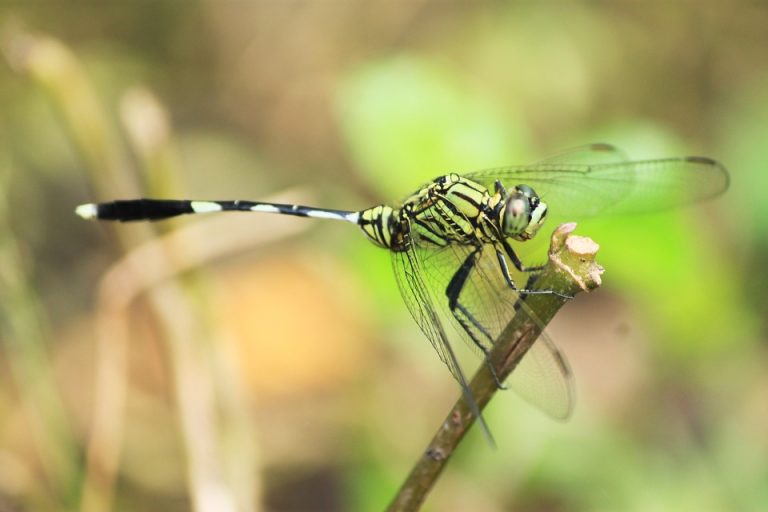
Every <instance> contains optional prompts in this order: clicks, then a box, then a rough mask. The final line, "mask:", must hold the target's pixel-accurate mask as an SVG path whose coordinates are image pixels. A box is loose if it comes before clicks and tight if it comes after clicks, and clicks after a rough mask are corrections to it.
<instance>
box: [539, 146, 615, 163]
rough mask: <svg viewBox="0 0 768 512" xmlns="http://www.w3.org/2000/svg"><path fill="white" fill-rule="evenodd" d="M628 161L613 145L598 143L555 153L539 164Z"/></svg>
mask: <svg viewBox="0 0 768 512" xmlns="http://www.w3.org/2000/svg"><path fill="white" fill-rule="evenodd" d="M627 160H628V158H627V155H626V153H624V151H622V150H621V149H619V148H617V147H616V146H614V145H612V144H606V143H604V142H597V143H594V144H586V145H584V146H576V147H574V148H570V149H566V150H563V151H560V152H559V153H555V154H554V155H551V156H549V157H547V158H545V159H543V160H539V161H538V162H536V163H537V164H550V165H551V164H589V165H595V164H608V163H616V162H626V161H627Z"/></svg>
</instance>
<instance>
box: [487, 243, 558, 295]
mask: <svg viewBox="0 0 768 512" xmlns="http://www.w3.org/2000/svg"><path fill="white" fill-rule="evenodd" d="M511 250H512V248H510V249H509V251H511ZM512 254H513V255H514V259H512V262H513V263H515V262H516V264H515V267H516V268H517V269H518V270H520V271H521V272H534V271H536V270H540V269H541V267H523V266H522V264H521V263H520V259H519V258H518V257H517V255H516V254H515V253H514V252H512ZM496 257H497V258H498V260H499V267H500V268H501V273H502V274H503V275H504V279H505V280H506V281H507V284H508V285H509V287H510V288H512V289H513V290H514V291H516V292H517V293H519V294H520V295H534V294H554V295H557V296H558V297H562V298H564V299H572V298H573V297H572V296H571V295H566V294H564V293H560V292H557V291H555V290H530V289H529V288H528V286H526V288H518V287H517V284H515V280H514V279H512V274H511V273H510V272H509V265H507V258H506V257H505V256H504V253H503V252H502V251H500V250H499V249H498V248H497V249H496ZM534 275H535V274H533V275H532V276H531V277H532V278H533V276H534ZM535 280H536V279H535V278H533V279H531V278H529V279H528V285H531V284H532V283H533V282H534V281H535Z"/></svg>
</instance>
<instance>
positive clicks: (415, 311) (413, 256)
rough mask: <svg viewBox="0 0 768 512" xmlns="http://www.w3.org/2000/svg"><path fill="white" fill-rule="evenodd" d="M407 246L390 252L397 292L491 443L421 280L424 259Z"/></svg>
mask: <svg viewBox="0 0 768 512" xmlns="http://www.w3.org/2000/svg"><path fill="white" fill-rule="evenodd" d="M407 246H408V247H409V248H408V249H406V250H404V251H393V252H392V266H393V269H394V273H395V277H396V279H397V284H398V287H399V288H400V294H401V295H402V296H403V300H404V302H405V304H406V306H407V307H408V310H409V311H410V313H411V316H413V319H414V320H416V323H417V324H418V325H419V328H421V330H422V332H423V333H424V335H425V336H426V337H427V339H429V341H430V343H432V346H433V347H434V348H435V350H436V351H437V353H438V355H439V356H440V359H441V360H442V361H443V362H444V363H445V365H446V366H448V369H449V370H450V372H451V375H453V377H454V378H455V379H456V380H457V381H458V383H459V385H460V386H461V392H462V394H463V396H464V399H465V400H466V402H467V404H468V406H469V409H470V410H471V411H472V413H473V414H474V415H475V417H476V418H477V419H478V421H479V422H480V426H481V428H482V429H483V432H484V433H485V435H486V437H487V439H488V440H489V442H490V443H491V445H493V444H494V441H493V436H492V435H491V432H490V429H489V428H488V425H487V424H486V423H485V420H484V418H483V416H482V414H480V408H479V407H478V405H477V402H476V400H475V397H474V396H473V395H472V391H471V390H470V388H469V384H468V383H467V379H466V377H465V376H464V373H463V372H462V370H461V366H460V365H459V361H458V359H457V357H456V354H455V352H454V351H453V347H452V346H451V342H450V340H449V339H448V336H447V334H446V332H445V329H444V327H443V323H442V321H441V320H440V317H439V315H438V313H437V311H436V309H435V306H434V300H435V297H433V293H432V291H431V290H430V289H429V288H428V287H427V285H426V284H425V282H424V263H423V262H422V261H421V258H420V255H419V253H418V252H417V251H416V250H415V244H413V243H407Z"/></svg>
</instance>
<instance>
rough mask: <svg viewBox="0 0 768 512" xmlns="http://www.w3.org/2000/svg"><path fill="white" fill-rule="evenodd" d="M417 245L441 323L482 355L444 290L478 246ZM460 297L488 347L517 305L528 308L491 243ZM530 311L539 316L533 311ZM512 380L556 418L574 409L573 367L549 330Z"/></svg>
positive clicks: (523, 394) (517, 389) (522, 393)
mask: <svg viewBox="0 0 768 512" xmlns="http://www.w3.org/2000/svg"><path fill="white" fill-rule="evenodd" d="M417 240H418V238H417ZM416 245H417V249H416V251H417V253H418V254H419V259H420V261H422V263H423V272H424V281H425V282H426V283H427V286H428V287H429V288H430V289H432V290H434V294H435V296H436V300H435V303H436V304H437V305H438V307H437V310H438V311H439V314H440V316H441V318H443V319H444V322H443V323H444V324H445V325H451V326H452V329H451V330H450V336H451V337H453V338H460V339H462V340H463V341H464V342H465V343H466V344H467V345H468V346H469V347H471V348H473V349H474V350H473V352H475V353H476V354H479V355H480V354H481V352H480V350H479V349H477V346H476V345H475V343H474V341H473V340H472V337H471V336H470V335H469V334H468V333H467V331H466V330H465V329H464V327H462V326H461V324H460V323H459V322H458V321H457V320H456V319H455V317H454V316H453V314H452V313H451V311H450V308H449V307H448V298H447V296H446V294H445V290H446V288H447V286H448V283H449V282H450V280H451V278H452V277H453V274H454V273H455V272H456V271H457V270H458V269H459V267H460V266H461V264H462V263H463V262H464V260H465V259H466V258H467V256H468V255H469V254H470V253H471V252H472V251H473V250H474V247H471V246H464V245H450V246H448V247H445V248H439V249H437V248H434V246H430V245H428V244H427V243H418V242H417V244H416ZM438 294H439V295H438ZM459 301H460V302H461V304H462V305H463V306H464V307H466V308H467V309H468V310H469V312H470V314H471V315H472V316H473V317H474V318H475V320H476V321H477V323H478V324H480V325H481V326H482V328H483V330H484V331H485V333H487V335H486V334H485V333H483V332H481V331H480V329H477V328H475V329H473V334H474V335H475V336H477V337H478V338H479V339H480V340H481V341H484V342H485V343H486V345H489V344H490V343H491V340H495V339H496V338H498V336H499V334H501V331H502V330H503V329H504V328H505V327H506V325H507V324H508V323H509V321H510V320H511V319H512V317H513V316H514V315H515V313H516V308H520V307H524V308H527V306H525V304H524V303H522V302H519V301H518V295H517V293H516V292H515V291H514V290H512V289H511V288H510V287H509V286H508V285H507V282H506V281H505V280H504V277H503V275H502V273H501V269H500V267H499V264H498V260H497V258H496V254H495V252H494V249H493V247H491V246H485V247H484V249H483V252H482V254H481V256H480V258H479V260H478V262H477V264H476V265H475V268H474V270H473V272H472V274H470V277H469V279H468V281H467V283H466V284H465V286H464V288H463V290H462V292H461V295H460V296H459ZM526 311H527V312H528V313H529V314H530V315H531V316H532V317H533V318H534V319H535V318H536V317H535V315H534V314H533V313H532V312H531V311H530V310H526ZM486 336H490V338H487V337H486ZM508 383H509V385H510V387H511V388H512V389H513V390H514V391H515V392H517V394H518V395H520V396H521V397H522V398H524V399H525V400H526V401H528V402H529V403H531V404H533V405H535V406H536V407H538V408H539V409H541V410H542V411H544V412H546V413H547V414H549V415H550V416H552V417H554V418H558V419H564V418H567V417H568V416H569V415H570V413H571V411H572V409H573V402H574V393H573V382H572V377H571V371H570V368H569V367H568V363H567V362H566V359H565V357H564V356H563V354H562V353H561V352H560V351H559V350H558V349H557V347H556V346H555V344H554V343H553V342H552V340H551V339H550V338H549V336H548V335H547V334H546V332H543V333H542V335H541V336H540V338H539V339H538V340H537V341H536V343H534V344H533V346H532V347H531V349H530V350H529V351H528V353H527V354H526V355H525V357H523V359H522V361H521V362H520V364H519V366H518V367H517V368H516V369H515V371H514V372H513V373H512V376H511V377H510V378H509V379H508Z"/></svg>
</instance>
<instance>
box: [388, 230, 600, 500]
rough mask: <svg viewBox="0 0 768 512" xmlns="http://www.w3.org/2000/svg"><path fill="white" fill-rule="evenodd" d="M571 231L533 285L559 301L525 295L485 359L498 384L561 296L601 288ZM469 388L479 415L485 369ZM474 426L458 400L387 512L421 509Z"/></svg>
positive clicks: (489, 389)
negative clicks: (488, 360) (496, 376)
mask: <svg viewBox="0 0 768 512" xmlns="http://www.w3.org/2000/svg"><path fill="white" fill-rule="evenodd" d="M575 228H576V224H573V223H571V224H563V225H561V226H560V227H558V228H557V229H556V230H555V232H554V233H553V234H552V242H551V245H550V249H549V260H548V262H547V264H546V266H545V267H544V269H543V270H542V272H541V274H540V276H539V278H538V279H537V280H536V282H535V288H536V289H540V290H554V291H557V292H559V293H560V294H562V295H563V296H561V295H557V294H533V295H527V296H526V297H525V298H524V299H523V300H524V302H525V304H526V305H527V306H528V307H527V308H520V310H519V312H518V313H517V314H516V315H515V316H514V318H512V320H510V322H509V324H507V326H506V327H505V329H504V331H503V332H502V333H501V335H499V338H498V339H497V340H496V344H495V345H494V347H493V350H492V352H491V355H490V359H491V363H492V365H493V367H494V369H495V370H496V374H497V375H498V376H499V378H500V379H501V380H502V381H503V380H504V379H506V378H507V377H508V376H509V375H510V374H511V373H512V371H513V370H514V369H515V368H516V367H517V365H518V363H519V362H520V360H521V359H522V358H523V356H524V355H525V353H526V352H527V351H528V349H529V348H530V347H531V346H532V345H533V343H534V342H535V341H536V339H537V338H538V337H539V334H541V331H542V329H543V328H544V326H545V325H546V324H548V323H549V321H550V320H552V318H553V317H554V316H555V313H557V311H558V310H559V309H560V308H561V307H562V306H563V305H564V304H565V303H566V302H567V299H566V298H565V297H564V296H573V295H575V294H577V293H578V292H580V291H582V290H583V291H589V290H592V289H594V288H597V287H598V286H600V275H601V274H602V272H603V269H602V267H601V266H600V265H598V264H597V263H596V262H595V254H596V253H597V250H598V248H599V247H598V245H597V244H596V243H595V242H593V241H592V240H591V239H589V238H584V237H580V236H575V235H572V234H571V233H572V232H573V230H574V229H575ZM469 386H470V389H471V391H472V396H474V398H475V400H476V402H477V405H478V407H479V408H480V410H482V409H483V408H484V407H485V406H486V405H487V404H488V402H489V401H490V400H491V397H492V396H493V395H494V394H495V393H496V391H497V390H498V388H497V385H496V381H495V380H494V379H493V377H492V375H491V374H490V372H489V371H488V369H487V367H486V365H481V367H480V370H479V371H478V372H477V373H476V374H475V376H474V378H473V379H472V382H471V383H470V385H469ZM475 420H476V418H475V416H474V415H473V414H472V411H471V410H470V408H469V405H468V404H467V402H466V400H465V399H464V398H463V397H461V398H459V400H458V401H457V402H456V404H455V405H454V406H453V408H452V409H451V411H450V412H449V413H448V416H447V417H446V418H445V420H444V421H443V423H442V424H441V425H440V428H439V429H438V431H437V433H436V434H435V436H434V437H433V438H432V441H431V442H430V443H429V446H428V447H427V449H426V450H424V453H423V454H422V455H421V457H420V458H419V460H418V461H417V462H416V464H415V465H414V467H413V469H412V470H411V473H410V474H409V475H408V478H407V479H406V480H405V482H404V483H403V485H402V486H401V487H400V490H399V491H398V493H397V495H396V496H395V498H394V499H393V500H392V502H391V503H390V505H389V508H388V510H389V511H390V512H400V511H415V510H418V509H419V508H420V507H421V505H422V503H423V502H424V499H425V498H426V496H427V494H428V493H429V491H430V490H431V489H432V486H433V485H434V484H435V482H436V481H437V478H438V477H439V476H440V473H442V471H443V468H445V465H446V463H447V462H448V459H449V458H450V457H451V455H452V454H453V452H454V451H455V449H456V447H457V446H458V445H459V442H461V439H462V438H463V437H464V435H465V434H466V433H467V431H468V430H469V427H471V426H472V424H473V423H474V422H475Z"/></svg>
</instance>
